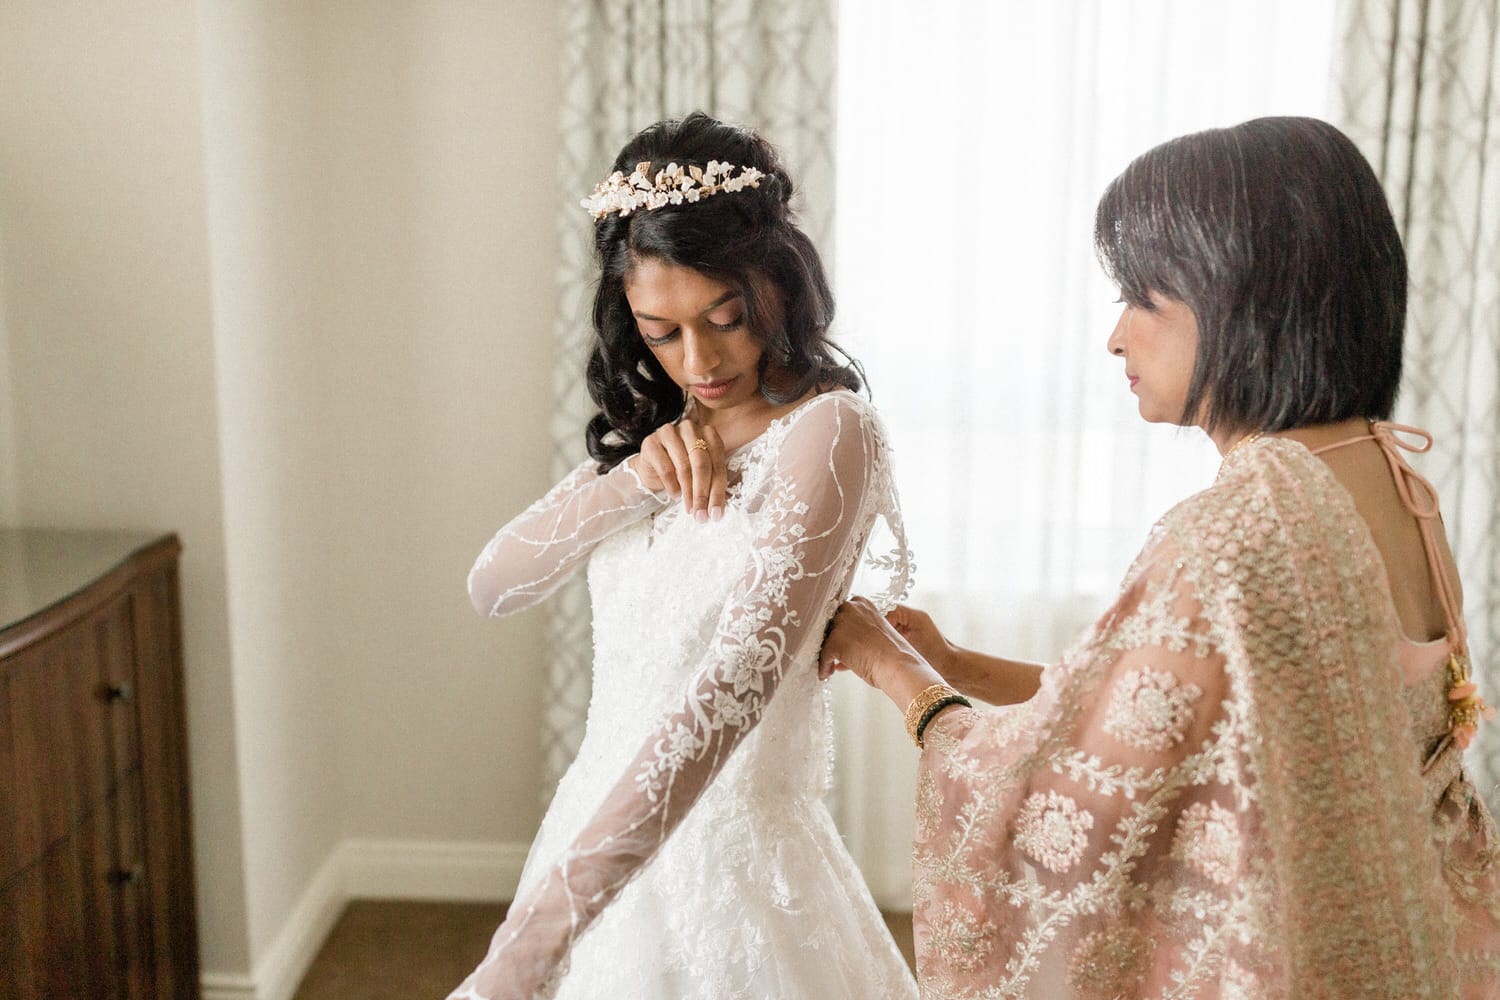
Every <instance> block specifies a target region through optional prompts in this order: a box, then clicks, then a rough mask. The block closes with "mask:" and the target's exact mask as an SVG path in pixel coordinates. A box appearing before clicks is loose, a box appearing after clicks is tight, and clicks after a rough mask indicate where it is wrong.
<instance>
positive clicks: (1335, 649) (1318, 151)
mask: <svg viewBox="0 0 1500 1000" xmlns="http://www.w3.org/2000/svg"><path fill="white" fill-rule="evenodd" d="M1096 242H1097V245H1098V249H1099V253H1100V257H1101V260H1102V261H1103V264H1104V266H1105V269H1106V270H1107V271H1108V272H1109V274H1110V275H1111V277H1112V278H1114V280H1115V281H1116V282H1117V284H1118V285H1119V287H1120V289H1121V293H1122V298H1123V300H1124V303H1125V308H1124V310H1123V312H1122V314H1121V317H1120V320H1119V323H1118V324H1117V325H1116V327H1115V330H1114V332H1113V333H1112V334H1111V336H1110V338H1109V344H1108V346H1109V349H1110V350H1111V351H1112V352H1113V353H1114V354H1116V355H1118V356H1119V357H1120V358H1121V359H1122V360H1123V361H1124V364H1125V370H1126V375H1127V378H1128V379H1129V384H1130V387H1131V389H1132V391H1133V392H1134V393H1135V395H1136V396H1137V398H1138V402H1139V407H1140V411H1141V415H1142V416H1143V417H1145V418H1146V419H1147V420H1153V421H1170V422H1175V423H1180V424H1184V425H1192V426H1197V427H1200V428H1202V429H1203V430H1205V431H1206V432H1207V433H1208V434H1209V435H1210V436H1211V437H1212V438H1213V440H1214V441H1215V443H1216V444H1218V446H1219V448H1220V451H1221V452H1222V453H1223V454H1224V461H1223V465H1222V467H1221V469H1220V472H1219V475H1218V477H1217V480H1216V481H1215V482H1214V484H1213V485H1212V486H1210V487H1209V488H1208V489H1206V490H1204V491H1203V492H1201V493H1199V494H1197V495H1196V496H1193V497H1191V498H1189V499H1188V500H1186V501H1184V502H1183V503H1182V504H1180V505H1178V506H1177V507H1176V508H1174V509H1173V510H1172V511H1170V512H1169V513H1167V514H1166V516H1165V517H1163V518H1162V520H1161V521H1160V522H1159V523H1158V525H1157V527H1156V529H1155V530H1154V531H1153V533H1152V535H1151V537H1150V539H1149V540H1148V541H1147V544H1146V546H1145V548H1144V549H1143V550H1142V552H1141V554H1140V555H1139V557H1138V558H1137V560H1136V562H1135V564H1134V565H1133V566H1132V568H1131V569H1130V571H1129V573H1128V574H1127V575H1126V577H1125V580H1124V582H1123V584H1122V586H1121V589H1120V593H1119V596H1118V598H1117V599H1116V601H1115V602H1114V604H1113V605H1112V606H1111V607H1110V608H1109V609H1108V610H1107V611H1105V613H1104V614H1103V615H1102V616H1101V617H1100V619H1099V620H1098V621H1097V622H1096V623H1095V624H1094V625H1093V627H1092V628H1090V629H1089V630H1088V631H1087V632H1086V633H1085V634H1084V635H1083V636H1081V637H1080V638H1079V639H1078V641H1077V642H1076V643H1075V644H1074V645H1073V646H1072V648H1071V649H1070V650H1069V651H1068V652H1067V653H1066V654H1065V655H1064V656H1063V658H1062V659H1061V660H1060V661H1059V662H1058V663H1056V664H1053V665H1051V666H1048V667H1047V668H1046V669H1045V670H1039V669H1038V668H1036V667H1035V666H1034V665H1030V664H1024V663H1017V662H1014V661H1009V660H1003V659H998V658H987V657H982V656H981V655H980V654H975V653H971V652H968V651H963V650H955V649H954V648H953V647H951V646H950V645H949V644H947V643H946V641H945V640H943V639H942V637H941V635H940V634H939V633H938V631H937V629H936V628H935V627H933V626H932V624H931V622H930V621H929V620H928V619H926V617H925V616H923V615H920V614H919V613H914V612H912V611H910V609H901V608H898V609H897V610H896V611H894V612H892V614H891V616H890V617H889V619H887V618H885V617H882V616H881V615H879V614H878V613H876V611H875V610H874V608H873V606H871V605H870V604H868V603H867V602H863V601H854V602H850V603H848V604H846V605H845V606H844V607H843V609H842V610H841V611H840V613H839V615H838V617H837V618H836V620H835V626H834V629H833V631H832V633H831V635H830V637H829V639H828V641H827V643H826V644H825V647H824V651H823V667H824V669H825V670H828V669H831V668H835V667H844V668H847V669H849V670H851V671H853V672H855V673H857V674H859V675H860V676H861V677H863V678H864V679H865V680H866V681H868V682H870V683H872V684H875V685H876V686H878V687H880V688H881V689H882V690H883V691H885V692H886V693H887V694H888V695H889V696H890V697H891V699H892V700H893V701H894V702H895V703H896V704H897V706H898V707H899V708H901V709H902V710H903V711H906V710H907V709H908V708H912V709H914V710H916V709H920V711H913V712H909V713H908V716H907V719H908V723H909V725H910V728H911V730H912V735H913V736H914V738H916V739H917V740H918V743H919V745H922V746H923V747H924V749H923V755H922V761H921V767H920V771H919V778H918V787H917V825H916V853H915V907H916V914H915V925H916V936H917V955H918V980H919V983H920V985H921V988H922V994H923V996H924V997H933V998H949V997H1049V998H1051V997H1146V996H1149V997H1194V998H1202V997H1393V998H1394V997H1401V998H1409V997H1453V996H1465V997H1488V996H1496V995H1500V972H1497V970H1500V891H1497V888H1500V866H1497V854H1500V846H1497V836H1496V831H1495V825H1494V822H1493V820H1492V819H1491V817H1490V814H1489V812H1488V811H1487V809H1486V808H1485V806H1484V803H1483V801H1482V800H1481V799H1480V798H1479V796H1478V795H1477V793H1476V791H1475V789H1474V786H1473V784H1472V783H1471V782H1470V781H1469V779H1468V777H1467V776H1466V774H1465V773H1464V770H1463V760H1462V750H1463V747H1464V746H1466V745H1467V744H1468V742H1469V740H1470V739H1471V738H1472V737H1473V734H1474V728H1475V726H1476V725H1477V724H1478V722H1479V721H1480V719H1481V717H1483V716H1484V715H1485V714H1486V713H1487V709H1486V707H1485V706H1484V703H1483V702H1482V701H1480V700H1479V698H1478V695H1477V692H1476V691H1475V688H1474V685H1473V683H1472V682H1471V681H1470V678H1469V674H1468V670H1469V667H1468V653H1467V643H1466V637H1465V632H1464V625H1463V619H1462V616H1461V599H1460V594H1459V589H1458V580H1457V574H1456V573H1455V571H1454V568H1453V561H1452V556H1451V554H1450V553H1449V551H1448V546H1447V542H1446V540H1445V539H1444V536H1443V530H1442V524H1441V520H1440V518H1439V517H1438V514H1437V497H1436V494H1435V492H1434V491H1433V489H1432V487H1431V485H1430V484H1428V483H1427V481H1426V480H1424V479H1422V478H1421V477H1420V476H1418V475H1417V474H1416V473H1415V472H1414V471H1412V470H1411V468H1410V466H1409V465H1407V463H1406V461H1405V459H1404V457H1403V455H1402V452H1403V450H1412V449H1414V450H1425V445H1426V443H1428V442H1429V441H1430V439H1427V438H1426V436H1425V435H1423V434H1421V433H1420V432H1416V431H1413V430H1412V429H1409V428H1402V427H1399V426H1397V425H1392V424H1389V423H1385V422H1384V421H1385V420H1386V419H1387V418H1388V416H1389V413H1390V410H1391V406H1392V404H1393V402H1394V398H1395V392H1396V387H1397V384H1398V382H1399V376H1400V368H1401V338H1402V329H1403V322H1404V310H1405V258H1404V255H1403V251H1402V248H1401V245H1400V240H1399V238H1398V237H1397V235H1396V231H1395V227H1394V225H1393V223H1392V221H1391V216H1390V212H1389V209H1388V208H1387V206H1386V203H1385V200H1384V197H1383V195H1382V193H1381V191H1380V187H1379V184H1378V182H1377V181H1376V178H1375V177H1374V175H1373V172H1372V171H1371V170H1370V168H1369V166H1368V164H1366V163H1365V161H1364V160H1363V158H1362V157H1361V156H1360V155H1359V153H1358V152H1357V151H1356V150H1355V148H1354V146H1353V145H1352V144H1351V143H1350V142H1349V141H1348V139H1347V138H1345V137H1344V136H1343V135H1342V134H1340V133H1339V132H1338V131H1337V130H1335V129H1333V128H1332V127H1331V126H1329V125H1326V124H1325V123H1322V122H1318V121H1314V120H1310V119H1259V120H1256V121H1252V122H1247V123H1244V124H1242V125H1239V126H1236V127H1234V128H1230V129H1222V130H1214V131H1211V132H1206V133H1200V134H1197V135H1192V136H1186V137H1183V138H1181V139H1177V140H1174V141H1173V142H1170V143H1167V144H1165V145H1163V146H1161V147H1158V148H1156V149H1154V150H1151V151H1150V152H1148V153H1147V154H1145V155H1144V156H1142V157H1141V158H1139V159H1138V160H1136V161H1135V162H1134V163H1132V164H1131V165H1130V166H1129V167H1128V168H1127V169H1126V171H1125V172H1124V173H1123V174H1122V175H1121V176H1120V177H1119V178H1117V179H1116V181H1115V182H1114V183H1113V184H1112V185H1111V186H1110V188H1109V190H1108V191H1107V192H1106V193H1105V195H1104V198H1103V200H1102V201H1101V203H1100V206H1099V211H1098V217H1097V222H1096ZM944 683H952V684H953V685H954V686H955V687H957V688H959V689H962V690H963V691H964V692H967V693H969V694H971V695H979V696H981V697H983V698H984V699H985V700H987V701H990V702H991V703H992V704H993V705H997V706H999V707H991V708H975V707H969V706H967V705H965V704H964V703H963V701H961V700H958V699H957V697H956V695H957V693H956V692H951V691H947V690H945V689H943V688H941V687H935V685H941V684H944ZM1033 687H1034V688H1035V690H1034V692H1033V690H1032V689H1033ZM913 699H921V700H920V701H919V703H918V704H917V705H913V704H912V701H913ZM924 703H926V707H923V706H924ZM933 705H936V706H937V707H936V709H935V710H932V711H928V710H927V708H930V707H931V706H933Z"/></svg>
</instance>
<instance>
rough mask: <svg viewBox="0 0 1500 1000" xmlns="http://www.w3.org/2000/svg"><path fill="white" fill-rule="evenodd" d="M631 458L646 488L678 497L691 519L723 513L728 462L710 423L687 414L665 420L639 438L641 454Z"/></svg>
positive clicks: (721, 515)
mask: <svg viewBox="0 0 1500 1000" xmlns="http://www.w3.org/2000/svg"><path fill="white" fill-rule="evenodd" d="M631 461H633V462H635V471H636V472H637V473H639V474H640V477H641V482H642V483H644V484H645V486H646V488H647V489H649V490H654V491H658V492H661V491H665V492H666V493H668V494H670V495H671V496H674V497H681V498H682V506H683V509H684V510H686V511H687V513H688V514H689V515H690V516H692V517H693V518H694V519H696V520H698V521H706V520H708V519H709V518H712V519H713V520H715V521H717V520H718V519H719V518H720V517H723V516H724V502H725V499H726V498H727V497H728V495H729V465H728V460H727V457H726V451H725V448H724V442H723V440H722V439H721V438H720V437H719V432H718V431H716V430H714V429H713V428H712V427H708V426H706V425H700V424H698V423H697V422H696V421H694V420H692V419H690V418H688V417H684V418H683V419H681V420H679V421H678V422H677V423H675V424H664V425H662V426H661V427H658V428H657V429H656V430H655V431H653V432H652V434H651V436H650V437H648V438H646V440H645V441H643V442H641V451H640V454H639V455H637V456H635V458H633V459H631Z"/></svg>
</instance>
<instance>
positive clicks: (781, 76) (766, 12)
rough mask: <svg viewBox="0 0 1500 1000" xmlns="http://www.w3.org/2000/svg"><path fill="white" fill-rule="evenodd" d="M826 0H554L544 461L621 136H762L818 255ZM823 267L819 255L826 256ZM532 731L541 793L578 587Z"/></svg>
mask: <svg viewBox="0 0 1500 1000" xmlns="http://www.w3.org/2000/svg"><path fill="white" fill-rule="evenodd" d="M836 9H837V5H836V2H835V0H566V2H564V3H562V4H561V5H560V16H561V18H562V38H563V58H562V79H563V103H562V117H561V131H562V158H561V163H560V165H559V169H560V177H561V182H562V204H561V205H559V207H558V222H557V225H558V232H559V236H560V245H561V259H560V264H559V270H558V283H559V286H560V292H559V293H560V295H561V308H560V309H559V310H558V320H557V330H556V339H557V360H556V362H555V364H554V366H553V372H552V383H553V392H554V395H555V398H556V400H557V405H556V409H555V411H554V416H553V420H552V427H551V431H552V440H553V444H554V456H555V457H554V460H553V470H552V471H553V473H554V476H555V477H556V478H561V477H562V476H563V475H564V474H566V473H567V472H568V471H569V470H571V469H572V468H573V467H574V466H575V465H577V464H578V463H579V462H580V461H582V460H583V459H584V457H586V454H587V452H586V451H585V449H584V446H583V427H584V423H585V422H586V421H587V420H588V418H589V417H590V416H592V415H593V413H594V412H595V410H594V408H593V405H592V404H591V403H590V401H589V397H588V391H587V389H586V387H585V385H584V381H583V366H584V359H585V358H586V357H587V355H588V349H589V341H590V337H591V335H592V331H591V328H590V325H589V306H590V303H591V297H592V294H593V281H594V267H595V265H594V260H593V244H592V237H593V227H592V225H591V223H590V221H589V218H588V215H587V213H585V212H584V211H583V210H582V209H580V208H579V207H578V202H579V200H580V199H581V198H583V197H584V196H585V195H587V194H588V193H589V192H590V191H592V190H593V188H594V185H595V184H596V183H597V182H598V181H599V180H600V178H602V177H603V176H604V175H605V174H606V173H608V172H609V167H610V164H611V163H612V162H613V161H614V157H615V154H616V153H618V152H619V151H620V147H621V146H623V145H624V144H625V141H626V140H627V139H629V138H630V136H631V135H633V134H634V133H635V132H637V131H638V130H640V129H641V128H642V127H643V126H646V125H649V124H651V123H652V122H654V121H658V120H659V119H662V118H669V117H673V118H675V117H681V116H683V115H685V114H687V113H688V112H690V111H695V110H697V111H705V112H707V113H709V114H711V115H714V116H716V117H718V118H722V119H725V120H726V121H731V122H735V123H736V124H740V125H748V126H750V127H752V128H754V129H756V130H757V131H759V132H761V133H762V134H763V135H765V136H766V137H767V138H768V139H770V140H771V141H772V142H773V143H774V144H775V145H776V146H777V147H778V148H779V149H780V150H781V152H782V154H783V156H784V157H785V158H786V160H787V164H788V167H789V169H790V170H791V172H792V177H793V179H794V180H795V181H796V182H797V183H798V184H799V185H800V187H801V196H800V199H799V200H798V201H796V202H794V206H795V207H796V208H797V210H798V212H799V215H800V218H801V221H802V225H803V228H804V229H806V231H807V232H808V235H810V236H811V237H812V238H813V240H814V241H816V242H817V243H818V245H819V247H820V248H821V249H822V250H823V252H824V254H825V260H826V255H827V253H828V251H829V242H830V241H829V233H830V231H831V228H830V227H831V224H832V206H833V183H834V181H833V153H834V136H833V125H834V109H835V103H834V80H835V68H836V67H835V54H836V51H837V41H836V35H835V11H836ZM826 262H827V263H828V264H829V265H830V267H831V264H832V262H831V260H826ZM551 608H552V611H551V618H550V622H549V630H548V632H549V645H550V648H551V654H552V662H551V665H550V667H549V670H548V684H547V693H546V700H545V705H546V714H545V716H544V718H543V721H542V725H543V730H542V733H543V741H544V748H545V752H546V767H547V781H546V787H545V789H544V798H550V797H551V794H552V791H553V789H554V787H555V786H556V783H557V780H558V779H559V778H560V777H561V776H562V773H563V771H564V770H566V768H567V766H568V764H569V763H570V762H571V761H572V759H573V756H574V754H575V753H576V751H577V749H578V743H579V741H580V740H581V739H582V737H583V722H584V715H585V713H586V711H587V708H588V699H589V677H590V668H591V664H592V660H593V650H592V647H591V642H590V625H589V608H588V591H587V587H586V586H585V584H584V581H583V580H582V579H581V578H580V579H577V580H574V581H573V582H572V583H570V584H569V585H568V586H567V587H565V588H564V589H563V590H562V591H561V592H560V593H559V594H557V595H556V596H555V597H554V598H553V600H552V604H551Z"/></svg>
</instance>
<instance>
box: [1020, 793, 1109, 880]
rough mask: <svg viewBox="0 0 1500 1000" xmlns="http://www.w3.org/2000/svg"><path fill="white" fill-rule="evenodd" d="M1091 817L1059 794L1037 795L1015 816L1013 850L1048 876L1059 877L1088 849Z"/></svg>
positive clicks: (1091, 824)
mask: <svg viewBox="0 0 1500 1000" xmlns="http://www.w3.org/2000/svg"><path fill="white" fill-rule="evenodd" d="M1093 828H1094V817H1093V815H1092V814H1091V813H1089V811H1088V810H1086V809H1080V808H1078V803H1076V802H1074V801H1073V800H1072V799H1070V798H1069V797H1068V796H1066V795H1063V794H1062V793H1060V792H1037V793H1036V794H1035V795H1032V796H1030V797H1029V798H1027V800H1026V801H1025V802H1024V803H1023V804H1022V805H1021V811H1020V812H1019V813H1018V814H1017V815H1016V837H1015V839H1016V846H1017V847H1019V848H1020V849H1021V850H1023V851H1025V852H1026V853H1027V854H1029V855H1031V856H1032V857H1033V858H1035V859H1036V860H1037V862H1038V863H1039V864H1040V865H1041V866H1042V867H1043V868H1046V869H1047V870H1048V871H1050V872H1055V873H1057V874H1061V873H1063V872H1065V871H1067V870H1068V869H1069V868H1072V867H1073V866H1074V865H1076V864H1077V863H1078V859H1079V858H1081V857H1083V849H1084V848H1085V847H1087V846H1088V831H1089V830H1092V829H1093Z"/></svg>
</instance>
